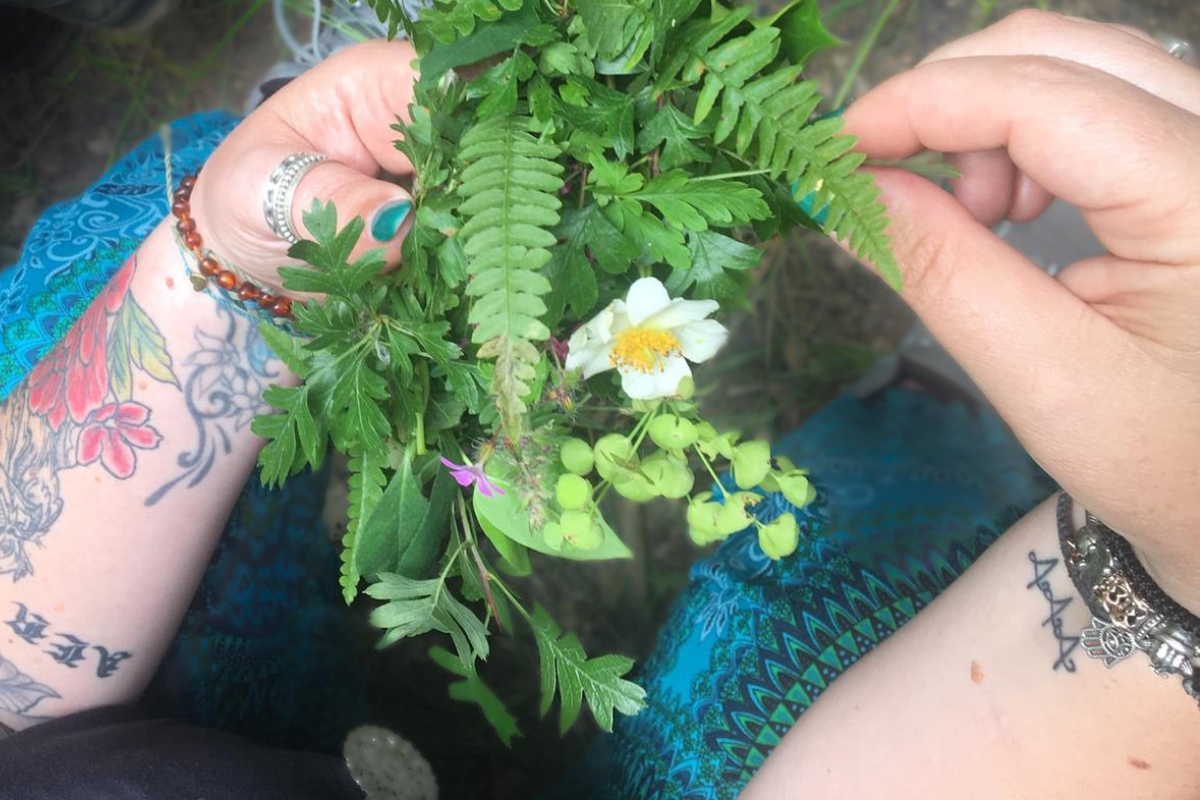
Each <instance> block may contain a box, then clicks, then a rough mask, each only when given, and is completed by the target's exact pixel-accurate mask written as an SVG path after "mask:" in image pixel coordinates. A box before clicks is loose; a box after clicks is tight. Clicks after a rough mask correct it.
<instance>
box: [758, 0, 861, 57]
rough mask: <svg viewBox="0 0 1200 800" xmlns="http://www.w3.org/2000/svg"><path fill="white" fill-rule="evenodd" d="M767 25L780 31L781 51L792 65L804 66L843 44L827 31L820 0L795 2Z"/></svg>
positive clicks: (772, 18) (799, 0) (795, 0)
mask: <svg viewBox="0 0 1200 800" xmlns="http://www.w3.org/2000/svg"><path fill="white" fill-rule="evenodd" d="M766 24H768V25H772V26H774V27H776V28H778V29H779V32H780V36H779V40H780V41H779V46H780V50H781V51H782V52H783V54H784V55H785V56H787V58H788V60H789V61H791V62H792V63H793V64H798V65H801V66H803V65H804V64H806V63H808V60H809V59H810V58H812V57H813V55H815V54H816V53H819V52H820V51H822V50H825V49H827V48H830V47H837V46H838V45H841V44H843V42H842V40H841V39H838V38H837V37H836V36H834V35H833V34H832V33H830V32H829V31H828V30H826V29H825V25H824V24H823V23H822V22H821V9H820V7H819V5H818V3H817V0H793V2H791V3H789V4H788V5H786V6H785V7H784V8H783V9H782V10H780V11H779V13H778V14H776V15H775V16H774V17H771V19H769V20H767V23H766Z"/></svg>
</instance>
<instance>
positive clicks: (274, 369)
mask: <svg viewBox="0 0 1200 800" xmlns="http://www.w3.org/2000/svg"><path fill="white" fill-rule="evenodd" d="M217 313H218V314H219V315H220V316H221V317H222V318H223V319H224V322H225V327H224V330H223V331H222V332H221V333H220V334H219V335H214V334H211V333H206V332H205V331H200V330H198V331H196V344H197V349H196V350H195V351H193V352H192V353H191V355H189V356H188V357H187V359H186V360H185V361H184V365H185V366H188V367H192V368H193V370H192V373H191V375H189V376H188V379H187V382H186V383H185V384H184V388H183V396H184V400H185V401H186V402H187V409H188V414H189V415H190V416H191V418H192V422H193V423H195V425H196V448H195V450H192V451H188V452H184V453H181V454H180V455H179V458H178V460H177V463H178V464H179V467H180V469H181V470H182V473H181V474H180V475H178V476H177V477H175V478H172V479H171V480H169V481H167V482H166V483H165V484H163V485H162V486H160V487H159V488H158V489H157V490H155V492H154V493H153V494H152V495H150V497H148V498H147V499H146V505H147V506H152V505H154V504H156V503H157V502H158V501H160V500H162V499H163V497H165V496H166V495H167V493H169V492H170V491H171V490H172V489H174V488H175V487H176V486H177V485H178V484H180V483H182V482H184V481H186V485H187V488H191V487H193V486H195V485H196V484H198V483H200V481H202V480H204V478H205V476H207V475H208V472H209V470H210V469H212V466H213V463H214V462H215V461H216V459H217V456H218V455H227V454H228V453H229V451H230V449H231V448H232V439H231V434H233V433H235V432H237V431H240V430H242V429H244V428H245V427H246V426H248V425H249V424H250V422H251V421H252V420H253V419H254V417H255V416H257V415H258V413H259V412H260V411H262V410H264V409H265V408H266V404H265V403H264V402H263V399H262V393H263V390H264V389H265V388H266V387H267V386H268V385H270V384H271V383H272V381H273V380H274V379H276V378H278V377H279V376H280V374H281V373H282V366H283V365H282V363H281V362H280V361H278V360H276V359H275V357H274V354H272V352H271V349H270V347H268V346H267V343H266V342H265V341H264V340H263V338H262V336H260V335H259V333H258V330H257V328H255V327H254V326H253V325H250V324H247V322H246V321H245V320H244V319H243V318H242V317H240V316H238V315H236V314H235V313H234V312H233V311H231V310H230V309H228V308H225V307H223V306H218V308H217Z"/></svg>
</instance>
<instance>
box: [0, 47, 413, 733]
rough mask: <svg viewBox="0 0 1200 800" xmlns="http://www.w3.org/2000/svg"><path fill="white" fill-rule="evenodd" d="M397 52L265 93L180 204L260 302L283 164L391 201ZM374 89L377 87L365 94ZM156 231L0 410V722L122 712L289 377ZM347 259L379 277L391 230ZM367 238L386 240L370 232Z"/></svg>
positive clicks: (166, 225)
mask: <svg viewBox="0 0 1200 800" xmlns="http://www.w3.org/2000/svg"><path fill="white" fill-rule="evenodd" d="M411 61H412V51H411V48H410V47H409V46H408V45H407V44H405V43H388V42H373V43H368V44H364V45H360V46H356V47H352V48H347V49H346V50H344V51H342V52H341V53H339V54H338V55H337V56H335V57H333V58H330V59H328V60H326V61H325V62H323V63H322V64H321V65H319V66H318V67H316V68H314V69H312V70H310V71H309V72H308V73H306V74H305V75H304V76H302V77H301V78H299V79H297V80H296V81H293V82H292V83H291V84H290V85H289V86H288V87H286V88H285V89H284V90H282V91H280V92H279V93H278V94H276V95H275V96H273V97H272V98H271V99H270V100H269V101H268V102H267V103H265V104H264V105H263V106H262V107H261V108H260V109H258V111H256V112H255V113H254V114H252V115H251V116H250V117H249V118H247V119H246V120H245V121H244V122H243V123H242V124H241V125H239V126H238V128H237V129H236V130H234V131H233V133H231V134H230V136H229V137H228V138H227V139H226V140H225V142H224V143H222V145H221V146H220V147H219V148H218V149H217V151H216V152H215V153H214V154H213V156H212V157H211V158H210V159H209V162H208V163H207V164H206V165H205V168H204V172H203V174H202V175H201V177H200V179H199V181H198V182H197V184H196V187H195V190H194V191H193V193H192V200H191V209H192V213H193V215H194V217H195V219H196V221H197V224H198V225H199V226H200V229H201V230H202V231H203V234H202V235H203V236H204V241H205V244H206V245H207V246H208V247H209V248H211V250H212V251H213V252H214V253H216V254H217V255H218V256H220V257H221V258H223V259H225V260H226V261H227V262H228V263H229V264H232V265H234V266H235V267H236V268H237V269H238V270H239V271H240V272H242V273H243V274H245V275H247V276H248V277H250V278H251V279H253V280H255V281H256V282H257V283H259V284H260V285H265V286H268V287H278V286H279V279H278V272H277V270H278V266H279V265H280V264H281V263H287V258H286V250H287V245H286V244H285V243H284V242H283V241H281V240H280V239H278V238H277V237H275V236H273V235H272V234H271V233H270V232H269V231H268V230H267V226H266V223H265V222H264V220H263V216H262V210H261V202H262V198H261V196H260V194H259V189H260V187H262V186H263V185H264V183H265V181H266V178H267V175H269V174H270V172H271V170H272V169H274V167H275V166H276V165H277V164H279V163H280V162H281V161H282V160H283V158H284V157H285V156H287V155H289V154H292V153H296V152H309V151H316V152H323V153H327V154H329V155H330V157H331V159H330V161H329V162H327V163H324V164H320V165H318V166H317V167H316V168H315V169H313V170H312V171H311V172H309V173H308V174H307V175H306V176H305V177H304V179H303V180H302V181H301V183H300V184H299V186H298V187H297V193H296V201H295V204H294V207H293V223H294V226H295V227H296V229H297V230H299V231H303V230H305V228H304V226H303V223H302V220H301V219H300V213H299V211H300V209H303V208H308V207H311V205H312V201H313V199H314V198H317V197H319V198H322V199H332V200H333V201H334V202H335V203H336V204H337V207H338V211H339V215H340V217H341V218H342V219H343V220H349V219H350V218H352V217H353V216H355V215H359V216H363V217H365V218H368V219H370V218H371V217H372V215H373V214H374V212H375V211H376V210H377V209H379V208H380V207H382V206H385V205H389V204H390V205H391V206H395V205H396V201H397V199H403V198H406V197H407V195H405V194H404V191H403V190H402V189H400V188H399V187H397V186H395V185H394V184H392V183H388V182H384V181H381V180H377V179H376V177H375V175H376V174H377V173H378V172H379V171H380V170H381V169H386V170H387V171H389V172H391V173H396V174H405V173H410V172H411V167H410V166H409V165H408V163H407V161H406V160H405V159H404V157H403V156H402V155H400V154H399V153H398V152H397V151H396V150H395V149H394V147H393V146H392V143H391V138H392V135H391V133H390V125H391V124H392V122H393V121H394V119H395V118H396V115H397V114H398V113H400V112H403V111H404V109H406V108H407V107H408V103H409V100H410V99H411V85H412V73H411V69H410V67H409V64H410V62H411ZM384 87H386V88H384ZM173 223H174V219H173V218H168V219H166V220H164V222H163V223H162V224H161V225H160V226H159V227H158V228H157V229H156V230H155V231H154V232H153V233H152V234H151V235H150V236H149V238H148V239H147V240H146V241H145V242H144V243H143V244H142V245H141V247H140V248H139V249H138V251H137V252H136V254H135V255H134V256H133V257H132V258H131V259H130V260H129V262H128V263H126V264H125V265H124V266H123V267H122V268H121V269H120V270H119V271H118V273H117V274H116V275H115V276H114V277H113V279H112V280H111V281H110V283H109V284H108V285H107V286H106V287H105V288H104V289H103V290H102V291H101V292H100V295H99V296H98V297H97V298H96V300H95V301H94V302H93V303H92V304H91V305H90V306H89V307H88V309H87V310H86V312H85V313H84V314H83V316H82V317H81V318H80V319H79V321H78V322H77V323H76V324H75V326H74V327H73V328H72V329H71V330H70V332H69V333H68V334H67V335H66V337H64V339H63V340H62V341H61V342H60V343H58V345H56V346H55V348H54V349H53V350H52V351H51V352H50V353H48V354H47V355H46V356H45V358H43V360H42V361H41V362H40V363H38V364H37V366H36V367H35V368H34V369H33V371H32V372H31V373H30V374H29V375H28V376H27V378H26V380H25V381H24V382H23V383H21V384H20V385H19V386H18V387H17V388H16V389H15V390H14V391H13V392H12V394H10V395H9V396H8V397H7V398H5V399H4V400H3V401H0V622H3V623H4V625H3V626H2V627H0V723H3V724H5V725H7V726H9V727H13V728H22V727H25V726H27V725H30V724H32V723H33V722H36V721H37V720H38V719H42V718H46V717H51V716H58V715H62V714H65V713H69V712H72V711H76V710H81V709H85V708H89V707H94V706H98V705H104V704H111V703H120V702H125V701H129V700H132V699H134V698H136V697H137V696H138V694H139V693H140V692H141V691H142V689H143V688H144V687H145V685H146V683H147V682H148V681H149V679H150V678H151V676H152V674H153V673H154V671H155V669H156V668H157V665H158V662H159V660H160V659H161V657H162V654H163V652H164V651H165V650H166V648H167V646H168V644H169V642H170V639H171V636H172V635H173V634H174V632H175V629H176V627H177V626H178V624H179V620H180V618H181V616H182V614H183V612H184V610H185V609H186V607H187V604H188V602H189V600H190V599H191V597H192V595H193V593H194V592H195V589H196V586H197V584H198V583H199V580H200V577H201V575H202V574H203V571H204V568H205V565H206V562H207V560H208V558H209V556H210V554H211V552H212V550H213V547H214V545H215V543H216V540H217V537H218V536H219V535H220V532H221V531H222V529H223V528H224V525H225V522H226V519H227V517H228V515H229V513H230V510H231V508H232V507H233V504H234V503H235V501H236V499H237V497H238V495H239V494H240V492H241V489H242V487H243V486H244V485H245V482H246V479H247V477H248V476H249V474H250V472H251V470H252V468H253V465H254V462H255V458H256V456H257V452H258V448H259V447H260V445H261V441H260V440H258V439H257V437H255V436H254V435H253V434H252V433H251V432H250V421H251V420H252V419H253V417H254V416H255V415H256V414H257V413H259V412H260V411H261V410H262V409H263V403H262V399H261V396H262V391H263V389H264V388H265V386H267V385H268V384H270V383H288V382H291V381H294V380H295V379H294V377H293V376H291V375H290V374H288V373H287V372H286V371H285V370H284V369H283V367H282V365H281V364H280V363H279V362H278V361H276V360H275V359H274V358H273V357H272V356H271V355H270V353H269V351H268V350H267V348H266V347H265V346H264V344H263V342H262V340H261V339H260V338H259V336H258V335H257V333H256V331H255V329H254V328H253V325H252V323H251V322H250V320H248V319H246V318H244V317H243V316H242V315H241V314H240V313H238V312H234V311H233V310H231V308H230V307H229V306H227V305H224V304H222V303H219V302H218V301H216V300H214V299H213V298H212V297H211V296H210V295H208V294H198V293H196V292H195V291H193V289H192V286H191V284H190V282H189V281H188V278H187V273H186V271H185V265H184V262H183V260H182V259H183V258H184V256H183V254H182V253H181V252H180V250H179V248H178V247H177V245H176V243H175V240H174V235H173V234H174V231H173ZM368 227H369V228H371V229H372V230H373V232H374V233H375V234H379V235H380V236H381V237H382V238H374V236H372V235H370V234H364V235H363V238H362V240H361V241H360V242H359V243H358V245H357V246H356V253H357V252H361V251H364V250H366V249H368V248H371V247H382V248H384V257H385V259H386V260H387V261H388V263H390V264H395V263H397V262H398V261H399V254H400V244H401V236H400V232H401V230H402V229H397V228H396V227H395V226H392V227H391V229H390V230H383V231H382V233H381V228H380V226H378V225H376V226H368ZM385 227H386V226H385Z"/></svg>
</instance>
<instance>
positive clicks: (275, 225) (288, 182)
mask: <svg viewBox="0 0 1200 800" xmlns="http://www.w3.org/2000/svg"><path fill="white" fill-rule="evenodd" d="M327 160H329V156H327V155H325V154H324V153H292V154H291V155H290V156H288V157H287V158H285V159H284V160H283V161H281V162H279V166H278V167H276V168H275V170H274V171H273V172H272V173H271V176H270V177H269V178H267V194H266V196H265V197H264V198H263V216H264V217H265V218H266V220H267V227H268V228H270V229H271V233H273V234H275V235H276V236H278V237H279V238H280V239H283V240H284V241H285V242H287V243H288V244H295V243H296V242H298V241H300V234H298V233H297V232H296V229H295V227H293V226H292V200H293V199H295V197H296V187H297V186H299V185H300V181H301V180H302V179H303V178H304V176H305V175H307V174H308V171H309V170H310V169H312V168H313V167H315V166H316V165H317V164H320V163H321V162H322V161H327Z"/></svg>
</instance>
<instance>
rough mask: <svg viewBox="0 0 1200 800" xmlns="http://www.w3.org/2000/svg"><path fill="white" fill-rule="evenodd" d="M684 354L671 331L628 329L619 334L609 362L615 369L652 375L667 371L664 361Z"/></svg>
mask: <svg viewBox="0 0 1200 800" xmlns="http://www.w3.org/2000/svg"><path fill="white" fill-rule="evenodd" d="M681 352H682V348H681V347H680V344H679V340H678V339H676V338H675V334H673V333H671V332H670V331H664V330H656V329H653V328H626V329H625V330H623V331H621V332H620V333H618V334H617V341H616V343H615V344H614V345H613V348H612V352H611V353H610V355H609V360H610V361H612V363H613V366H615V367H625V368H626V369H632V370H635V371H637V372H643V373H647V374H649V373H651V372H654V371H655V370H657V371H659V372H662V371H663V369H665V366H664V364H663V361H664V359H666V358H667V357H668V356H673V355H679V354H680V353H681Z"/></svg>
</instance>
